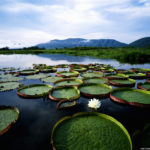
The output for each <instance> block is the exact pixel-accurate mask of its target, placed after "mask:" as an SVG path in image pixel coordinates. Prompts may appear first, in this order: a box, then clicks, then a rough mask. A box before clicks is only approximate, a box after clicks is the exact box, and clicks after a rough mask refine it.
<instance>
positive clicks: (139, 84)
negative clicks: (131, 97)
mask: <svg viewBox="0 0 150 150" xmlns="http://www.w3.org/2000/svg"><path fill="white" fill-rule="evenodd" d="M144 84H149V85H150V82H145V83H138V84H137V88H139V89H142V90H146V91H148V90H147V88H144V87H142V85H144Z"/></svg>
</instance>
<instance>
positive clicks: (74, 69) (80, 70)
mask: <svg viewBox="0 0 150 150" xmlns="http://www.w3.org/2000/svg"><path fill="white" fill-rule="evenodd" d="M86 70H87V69H86V68H84V67H74V68H71V69H70V71H78V72H84V71H86Z"/></svg>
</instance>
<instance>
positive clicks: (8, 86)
mask: <svg viewBox="0 0 150 150" xmlns="http://www.w3.org/2000/svg"><path fill="white" fill-rule="evenodd" d="M20 85H21V83H19V82H2V83H0V92H4V91H10V90H14V89H16V88H19V86H20Z"/></svg>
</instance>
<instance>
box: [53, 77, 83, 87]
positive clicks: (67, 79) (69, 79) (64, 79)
mask: <svg viewBox="0 0 150 150" xmlns="http://www.w3.org/2000/svg"><path fill="white" fill-rule="evenodd" d="M62 81H77V82H81V83H79V84H78V85H61V87H63V86H64V87H65V86H67V87H68V86H71V87H72V86H79V85H81V84H83V81H82V80H81V79H79V78H77V79H72V78H63V79H60V80H57V81H55V82H54V84H55V85H56V84H57V83H59V82H62ZM56 86H57V85H56Z"/></svg>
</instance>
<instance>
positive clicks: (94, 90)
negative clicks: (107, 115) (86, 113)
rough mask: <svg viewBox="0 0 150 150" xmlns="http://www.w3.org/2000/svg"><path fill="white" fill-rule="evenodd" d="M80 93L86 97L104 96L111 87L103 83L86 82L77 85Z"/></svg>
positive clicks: (107, 94)
mask: <svg viewBox="0 0 150 150" xmlns="http://www.w3.org/2000/svg"><path fill="white" fill-rule="evenodd" d="M79 90H80V92H81V94H82V95H84V96H87V97H91V98H93V97H98V98H106V97H108V96H109V94H110V91H111V90H112V87H110V86H108V85H105V84H95V83H87V84H82V85H80V86H79Z"/></svg>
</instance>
